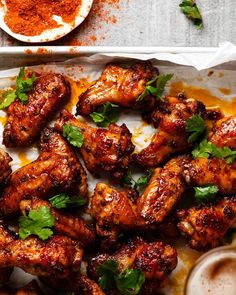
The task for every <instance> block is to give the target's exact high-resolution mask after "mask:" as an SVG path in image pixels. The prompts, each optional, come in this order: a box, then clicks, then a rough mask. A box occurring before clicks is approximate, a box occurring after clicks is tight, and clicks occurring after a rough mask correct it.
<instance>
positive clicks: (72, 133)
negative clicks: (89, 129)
mask: <svg viewBox="0 0 236 295" xmlns="http://www.w3.org/2000/svg"><path fill="white" fill-rule="evenodd" d="M62 131H63V133H62V134H63V136H64V137H65V138H66V139H67V140H68V141H69V143H70V144H72V145H73V146H76V147H78V148H81V147H82V145H83V142H84V137H83V134H82V132H81V130H80V129H79V128H78V127H77V126H72V125H71V124H70V123H67V124H66V125H64V126H63V129H62Z"/></svg>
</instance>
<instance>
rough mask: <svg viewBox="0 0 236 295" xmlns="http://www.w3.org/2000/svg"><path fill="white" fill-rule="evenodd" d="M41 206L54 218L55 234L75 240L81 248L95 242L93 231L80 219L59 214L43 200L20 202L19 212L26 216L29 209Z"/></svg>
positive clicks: (35, 199)
mask: <svg viewBox="0 0 236 295" xmlns="http://www.w3.org/2000/svg"><path fill="white" fill-rule="evenodd" d="M42 206H45V207H48V208H50V211H51V214H52V215H53V216H54V218H55V224H54V229H55V232H56V233H57V234H59V235H65V236H67V237H69V238H71V239H73V240H77V241H79V242H80V243H81V244H82V245H83V246H88V245H90V244H93V243H94V242H95V232H94V230H93V229H92V228H91V227H89V226H88V225H87V224H86V223H85V221H84V220H83V219H82V218H80V217H78V216H76V215H72V214H68V213H65V212H60V211H59V210H56V209H54V208H52V206H51V205H50V203H49V202H47V201H45V200H40V199H37V198H32V199H31V200H23V201H21V202H20V210H21V211H22V212H23V213H24V214H27V213H28V212H29V211H30V210H31V209H33V210H37V209H39V208H40V207H42Z"/></svg>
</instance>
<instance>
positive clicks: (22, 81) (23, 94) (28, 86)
mask: <svg viewBox="0 0 236 295" xmlns="http://www.w3.org/2000/svg"><path fill="white" fill-rule="evenodd" d="M36 79H37V77H36V76H35V73H33V75H32V77H25V69H24V68H21V69H20V72H19V74H18V76H17V78H16V90H7V91H5V92H3V94H2V97H3V102H2V103H1V104H0V109H1V110H2V109H5V108H7V107H9V105H10V104H11V103H12V102H13V101H15V99H16V98H18V99H19V100H20V101H21V102H22V103H25V102H27V101H28V96H27V92H29V91H30V90H32V89H33V84H34V81H35V80H36Z"/></svg>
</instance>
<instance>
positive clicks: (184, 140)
mask: <svg viewBox="0 0 236 295" xmlns="http://www.w3.org/2000/svg"><path fill="white" fill-rule="evenodd" d="M196 114H199V115H201V116H202V117H203V118H205V117H206V109H205V106H204V104H203V103H202V102H200V101H197V100H194V99H182V98H177V97H167V98H166V99H165V101H164V102H160V103H159V106H158V108H157V110H156V111H154V113H153V115H152V120H153V122H154V126H156V127H158V131H157V133H156V134H155V135H154V136H153V138H152V140H151V143H150V144H149V145H148V146H147V147H146V148H145V149H143V150H142V151H140V152H139V153H137V154H134V155H133V158H134V160H135V161H136V162H137V163H138V164H139V165H141V166H144V167H156V166H158V165H160V164H162V163H164V162H165V161H166V160H167V159H169V158H170V157H171V156H172V155H173V154H175V153H178V152H183V151H185V150H186V149H188V148H189V147H190V146H191V144H190V143H189V142H188V136H189V134H188V132H187V131H186V121H187V120H188V119H189V118H191V117H192V116H194V115H196Z"/></svg>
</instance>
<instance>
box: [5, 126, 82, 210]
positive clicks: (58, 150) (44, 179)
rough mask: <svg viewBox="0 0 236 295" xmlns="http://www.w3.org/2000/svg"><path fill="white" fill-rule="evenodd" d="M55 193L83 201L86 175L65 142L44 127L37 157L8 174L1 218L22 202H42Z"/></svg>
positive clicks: (55, 133) (16, 208) (51, 130)
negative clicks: (37, 200)
mask: <svg viewBox="0 0 236 295" xmlns="http://www.w3.org/2000/svg"><path fill="white" fill-rule="evenodd" d="M58 193H68V194H71V195H80V196H82V197H84V198H85V197H86V194H87V181H86V174H85V171H84V169H83V167H82V166H81V164H80V162H79V160H78V158H77V156H76V155H75V153H74V151H73V149H72V148H71V147H70V145H69V144H68V143H67V142H66V140H65V139H64V138H63V137H61V135H60V134H59V133H57V132H56V131H54V130H53V129H50V128H45V129H44V130H43V132H42V135H41V139H40V153H39V156H38V158H37V159H36V160H35V161H33V162H32V163H30V164H28V165H26V166H24V167H22V168H19V169H18V170H16V171H15V172H14V173H13V174H12V175H11V177H10V179H9V182H8V185H7V187H6V188H5V189H4V191H3V195H2V200H1V210H2V212H3V214H5V215H8V214H15V213H18V212H19V209H20V201H21V200H23V199H31V198H32V197H38V198H42V199H45V198H50V197H51V196H53V195H55V194H58Z"/></svg>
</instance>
